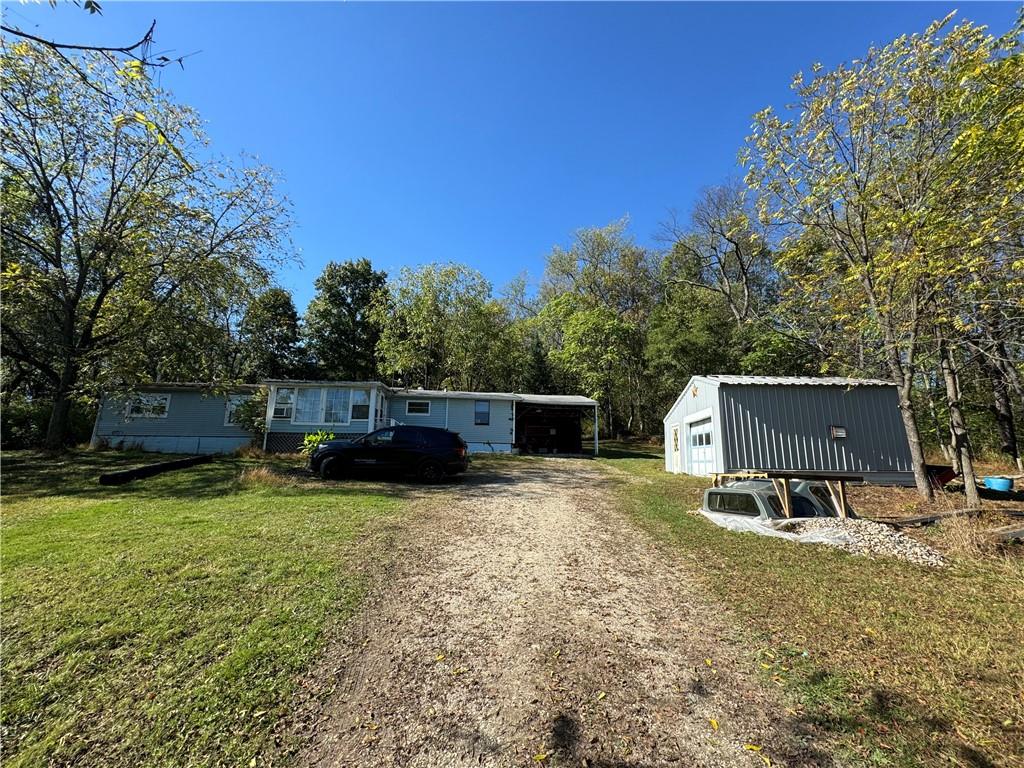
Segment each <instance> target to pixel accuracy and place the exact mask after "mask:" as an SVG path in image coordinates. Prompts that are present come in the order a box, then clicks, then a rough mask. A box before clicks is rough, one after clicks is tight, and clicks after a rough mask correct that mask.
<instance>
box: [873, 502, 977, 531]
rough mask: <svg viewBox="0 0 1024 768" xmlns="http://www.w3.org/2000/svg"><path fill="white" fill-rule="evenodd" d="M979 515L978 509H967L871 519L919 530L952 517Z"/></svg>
mask: <svg viewBox="0 0 1024 768" xmlns="http://www.w3.org/2000/svg"><path fill="white" fill-rule="evenodd" d="M979 514H981V509H980V508H979V507H970V508H968V509H955V510H953V511H952V512H936V513H935V514H934V515H915V516H914V517H872V518H870V519H871V520H874V521H875V522H876V523H885V524H886V525H892V526H895V527H897V528H919V527H921V526H923V525H931V524H932V523H938V522H941V521H943V520H948V519H949V518H952V517H977V516H978V515H979Z"/></svg>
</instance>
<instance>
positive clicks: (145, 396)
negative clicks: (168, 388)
mask: <svg viewBox="0 0 1024 768" xmlns="http://www.w3.org/2000/svg"><path fill="white" fill-rule="evenodd" d="M158 399H162V400H163V402H164V412H163V413H161V414H157V415H154V414H153V412H152V410H151V409H150V410H148V411H146V412H144V413H132V406H133V405H134V404H135V403H136V402H137V401H152V400H158ZM150 406H152V403H151V402H150ZM170 412H171V395H170V393H169V392H168V393H156V392H153V393H150V392H140V393H137V394H134V395H132V396H131V397H129V398H128V402H127V403H125V406H124V418H125V421H136V420H138V419H166V418H167V414H169V413H170Z"/></svg>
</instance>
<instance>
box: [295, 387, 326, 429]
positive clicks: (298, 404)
mask: <svg viewBox="0 0 1024 768" xmlns="http://www.w3.org/2000/svg"><path fill="white" fill-rule="evenodd" d="M321 397H322V390H321V389H320V388H319V387H313V388H306V389H300V390H299V391H298V392H297V393H296V396H295V418H294V419H293V421H294V422H295V423H296V424H317V423H319V421H320V399H321Z"/></svg>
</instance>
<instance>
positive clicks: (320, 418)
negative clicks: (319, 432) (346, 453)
mask: <svg viewBox="0 0 1024 768" xmlns="http://www.w3.org/2000/svg"><path fill="white" fill-rule="evenodd" d="M294 389H295V402H294V404H293V406H292V418H291V423H292V424H297V425H300V426H306V427H309V426H332V427H347V426H348V425H349V424H351V423H352V391H353V390H352V388H351V387H329V386H322V387H295V388H294ZM310 389H318V390H320V404H319V405H318V406H317V411H316V419H315V420H314V421H299V420H298V414H299V408H298V405H299V392H300V391H302V390H310ZM328 389H340V390H346V391H347V392H348V393H349V396H348V409H347V411H346V418H347V419H348V421H326V417H327V390H328Z"/></svg>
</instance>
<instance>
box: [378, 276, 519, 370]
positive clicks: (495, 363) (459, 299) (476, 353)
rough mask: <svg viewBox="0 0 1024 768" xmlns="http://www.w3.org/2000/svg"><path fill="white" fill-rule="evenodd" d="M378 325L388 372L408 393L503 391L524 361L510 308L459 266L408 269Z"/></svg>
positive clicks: (381, 305) (383, 298)
mask: <svg viewBox="0 0 1024 768" xmlns="http://www.w3.org/2000/svg"><path fill="white" fill-rule="evenodd" d="M371 319H372V320H373V322H375V323H376V324H377V326H378V327H379V328H380V340H379V341H378V343H377V357H378V361H379V364H380V369H381V371H382V373H383V374H384V375H385V376H387V377H389V378H390V379H391V380H392V381H395V382H396V383H400V384H403V385H406V386H423V387H426V388H434V389H436V388H442V387H448V388H451V389H460V390H487V389H503V388H507V387H508V386H509V382H510V381H511V379H512V374H513V371H514V370H515V369H516V365H517V361H518V360H519V359H520V355H521V347H520V345H519V343H518V341H519V337H518V335H517V334H516V333H515V332H514V329H513V323H512V320H511V317H510V315H509V311H508V308H507V307H506V306H505V304H504V303H502V302H501V301H498V300H497V299H495V298H494V297H493V296H492V293H491V285H490V283H488V282H487V280H485V279H484V277H483V276H482V275H481V274H480V273H479V272H476V271H475V270H472V269H470V268H468V267H465V266H462V265H459V264H444V265H438V264H430V265H428V266H425V267H421V268H418V269H411V268H408V267H406V268H403V269H402V271H401V273H400V275H399V277H398V280H397V281H395V282H394V284H392V285H391V286H390V290H389V291H388V292H387V293H382V294H380V295H379V297H378V300H377V302H376V303H375V304H374V308H373V311H372V312H371Z"/></svg>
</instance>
